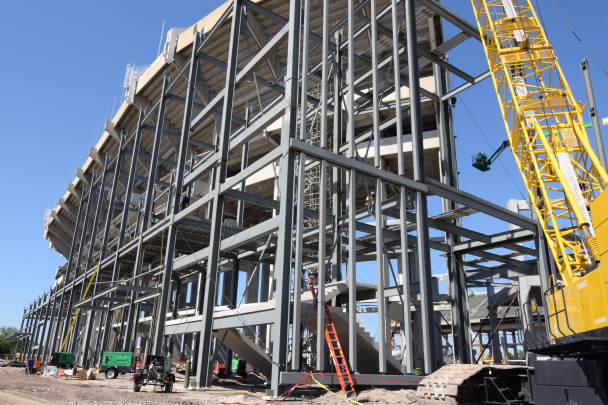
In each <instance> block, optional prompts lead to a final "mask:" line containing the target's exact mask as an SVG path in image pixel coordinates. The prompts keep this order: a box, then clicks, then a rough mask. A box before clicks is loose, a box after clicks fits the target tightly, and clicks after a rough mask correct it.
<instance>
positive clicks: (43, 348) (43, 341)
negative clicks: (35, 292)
mask: <svg viewBox="0 0 608 405" xmlns="http://www.w3.org/2000/svg"><path fill="white" fill-rule="evenodd" d="M51 295H52V291H49V293H48V294H46V293H45V294H44V297H45V301H46V300H47V297H48V302H47V303H46V304H45V306H44V315H43V316H42V320H43V321H44V323H43V324H42V332H41V333H40V344H39V347H40V348H39V349H38V358H39V359H40V360H43V356H44V355H45V354H46V352H47V350H46V344H47V340H48V339H46V330H47V327H48V325H49V309H50V308H53V310H54V309H55V300H54V299H53V304H51ZM51 313H52V311H51ZM41 352H42V353H41Z"/></svg>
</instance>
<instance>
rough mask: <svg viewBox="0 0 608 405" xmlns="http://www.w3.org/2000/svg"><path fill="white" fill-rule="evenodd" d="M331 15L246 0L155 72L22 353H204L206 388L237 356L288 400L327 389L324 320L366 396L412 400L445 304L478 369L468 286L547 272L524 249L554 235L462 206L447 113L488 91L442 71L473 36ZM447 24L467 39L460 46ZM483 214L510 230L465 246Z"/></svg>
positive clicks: (86, 173) (72, 213) (115, 143)
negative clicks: (404, 391)
mask: <svg viewBox="0 0 608 405" xmlns="http://www.w3.org/2000/svg"><path fill="white" fill-rule="evenodd" d="M321 3H322V7H320V6H319V5H318V4H317V3H316V2H311V1H310V0H290V1H289V2H286V1H279V0H259V1H258V0H256V1H253V0H234V1H230V2H228V3H226V4H225V5H223V6H222V7H220V8H219V9H218V10H216V11H215V12H213V13H212V14H210V15H209V16H207V17H205V18H204V19H202V20H201V21H199V22H198V23H197V25H195V26H194V27H193V28H192V29H190V30H185V31H183V33H182V34H180V35H179V37H178V39H177V44H173V45H171V46H167V49H168V50H167V51H166V52H165V54H163V55H161V56H159V58H158V59H157V61H156V62H154V63H153V64H152V65H151V66H150V67H149V68H148V69H147V70H146V71H145V72H143V73H141V74H140V75H139V77H138V78H137V83H136V86H137V87H136V91H135V92H134V94H131V95H132V96H133V99H132V102H129V101H130V100H126V101H125V103H123V105H122V106H121V108H120V110H119V111H118V113H117V114H116V116H115V117H114V119H113V120H112V121H111V122H108V123H107V125H106V130H105V132H104V134H103V135H102V137H101V139H100V141H99V142H98V144H97V146H96V147H95V148H94V149H91V151H90V157H89V159H88V160H87V162H86V163H85V165H84V166H83V168H82V169H79V170H78V172H77V178H76V179H75V181H74V182H73V183H71V184H70V185H69V186H68V191H67V193H66V195H65V196H64V197H63V198H62V199H60V200H59V205H58V207H57V208H55V210H53V211H52V212H51V217H50V220H49V222H48V225H47V229H46V235H47V238H48V239H49V241H50V242H51V243H52V245H53V247H54V248H55V249H56V250H57V251H59V252H60V253H61V254H62V255H64V256H65V257H66V258H67V264H66V265H65V266H63V267H62V268H61V269H60V270H59V271H58V274H57V282H56V284H55V285H54V286H53V287H52V288H51V289H50V291H48V292H46V293H44V294H43V295H42V296H40V297H39V298H37V299H36V300H35V301H34V302H32V304H31V305H30V306H29V307H28V308H26V309H25V310H24V317H23V320H24V321H23V325H22V329H21V333H22V334H21V335H20V340H19V346H18V351H19V352H21V353H24V354H25V355H27V356H28V357H30V358H31V357H36V358H39V359H48V358H49V356H50V354H51V353H53V352H56V351H59V350H60V349H61V350H63V351H68V352H73V353H76V356H77V359H78V362H79V364H81V365H83V366H90V365H95V364H97V363H98V362H99V360H100V357H101V353H102V352H103V351H106V350H116V351H120V350H122V351H134V350H136V348H139V349H140V350H141V351H142V352H144V353H148V354H156V355H171V356H173V357H174V358H175V359H176V360H177V359H178V357H180V356H186V357H190V356H191V357H192V358H193V365H194V366H193V368H194V372H195V373H196V386H207V385H208V384H210V380H211V372H212V365H213V363H215V362H216V361H218V360H221V361H222V362H223V361H226V362H228V361H229V359H230V358H231V353H233V352H234V353H238V354H239V355H240V356H241V357H242V358H244V359H246V360H247V361H248V362H250V363H251V364H252V365H254V366H255V367H256V369H257V370H258V371H259V372H260V373H261V374H263V375H265V376H266V377H267V378H268V380H269V381H270V393H272V394H274V395H277V394H280V393H281V392H282V390H283V389H284V388H285V386H287V385H288V384H291V383H293V382H295V381H297V380H298V379H300V378H301V377H302V376H303V375H304V374H302V373H305V372H306V371H307V370H311V369H314V370H327V371H331V370H330V367H329V360H328V356H327V355H326V348H325V344H324V342H323V326H324V325H323V319H324V317H323V316H317V314H323V313H324V303H325V302H327V303H328V304H329V309H330V312H331V313H332V317H334V318H335V320H336V327H337V329H338V333H341V338H342V340H343V342H342V343H343V347H345V353H346V356H347V358H348V363H349V366H350V369H351V370H352V371H355V372H357V373H358V374H356V375H354V376H353V378H354V379H355V383H357V378H365V376H374V375H378V374H384V375H385V376H384V380H386V381H389V380H393V381H395V383H403V381H405V380H407V381H409V382H410V383H411V381H414V380H415V377H414V376H411V375H410V376H407V378H406V377H405V375H406V374H411V373H412V372H413V370H414V368H421V369H422V370H423V372H424V373H426V374H428V373H431V372H432V371H433V370H435V369H436V367H437V365H438V364H439V363H440V362H441V361H442V353H441V347H442V342H441V336H440V330H441V328H440V327H437V325H438V318H437V317H438V311H437V309H436V308H435V307H434V306H435V305H437V304H438V303H441V302H447V303H448V305H449V306H450V311H451V325H450V328H448V329H451V335H452V337H453V338H452V342H453V343H452V346H453V354H454V359H455V361H456V362H461V363H468V362H471V361H472V360H473V359H472V348H471V342H470V340H471V336H470V326H469V319H468V316H469V311H468V306H467V287H468V286H470V285H471V283H473V282H475V281H478V280H489V281H491V280H492V279H496V278H502V279H509V278H516V277H519V276H528V275H532V274H537V268H536V263H535V260H528V261H522V260H517V259H515V258H513V256H515V255H519V256H521V255H529V257H531V258H535V257H536V256H537V254H536V250H535V249H531V248H529V247H526V246H523V245H521V244H520V242H525V241H529V240H535V238H536V237H537V234H538V230H537V225H536V223H535V222H534V221H532V220H531V219H529V218H526V217H524V216H521V215H519V214H518V213H514V212H511V211H509V210H507V209H505V208H502V207H499V206H497V205H495V204H492V203H490V202H488V201H485V200H482V199H480V198H478V197H475V196H474V195H471V194H468V193H466V192H463V191H462V190H459V189H458V182H457V171H456V159H455V150H454V149H455V147H454V138H453V135H452V132H451V130H452V125H451V110H450V105H449V103H450V99H451V97H453V96H454V95H455V94H457V93H458V92H460V91H463V90H465V89H466V88H468V87H470V86H472V85H474V84H475V83H477V82H479V81H481V80H483V79H484V78H486V77H488V74H487V72H486V73H483V74H481V75H479V76H477V77H473V76H471V75H469V74H467V73H465V72H463V71H462V70H460V69H458V68H457V67H455V66H453V65H452V64H450V63H449V62H448V61H447V58H446V56H445V55H446V53H447V52H448V51H450V50H451V49H453V48H454V47H456V46H458V45H459V44H460V43H462V42H463V41H465V40H467V39H468V38H473V39H472V40H479V34H478V32H477V29H476V28H475V27H474V26H473V25H471V24H470V23H469V22H467V21H466V20H464V19H462V18H460V17H459V16H457V15H456V14H454V13H453V12H452V11H450V10H449V9H448V8H446V6H444V5H441V4H440V3H437V2H435V1H433V0H419V1H417V2H414V1H413V0H363V1H359V0H357V1H355V0H342V1H331V2H330V1H329V0H323V1H322V2H321ZM444 20H447V21H449V22H450V23H451V24H453V25H454V26H456V27H458V29H459V30H460V31H461V32H459V33H457V34H456V35H455V36H454V37H452V38H449V39H444V33H443V30H442V22H443V21H444ZM173 39H174V40H175V36H174V38H173ZM167 52H174V54H171V55H168V54H167ZM448 74H450V75H454V76H456V77H458V78H459V79H460V80H461V81H462V82H463V84H462V85H460V86H458V87H457V88H454V89H450V88H448V87H447V76H448ZM313 131H314V132H316V133H315V134H311V132H313ZM313 135H314V136H313ZM313 137H317V139H316V140H314V141H313V140H312V138H313ZM311 179H314V182H317V184H311V183H312V182H311ZM313 186H314V187H313ZM311 189H314V190H312V191H311ZM372 192H373V193H374V194H375V195H374V196H373V197H371V195H372ZM312 199H314V200H315V201H316V202H317V203H312V202H311V201H312ZM429 204H436V205H437V206H438V207H440V208H439V209H441V210H442V213H440V214H438V215H429V212H428V211H429V209H428V206H429ZM470 215H480V216H481V215H486V216H489V217H492V218H495V219H496V220H499V221H503V222H504V223H505V224H512V225H513V229H512V230H509V231H506V232H502V233H498V234H490V235H488V234H486V233H484V232H483V231H476V230H473V229H468V228H465V227H463V225H462V221H461V218H462V217H464V216H470ZM505 228H507V226H506V225H505ZM496 249H502V250H501V253H496ZM432 251H435V252H439V254H442V255H445V256H446V257H447V266H446V271H447V272H448V276H449V281H450V288H449V290H448V292H447V294H439V292H438V291H437V289H436V288H435V287H434V281H433V275H432V267H431V261H432V260H433V259H432V254H431V252H432ZM467 258H470V260H469V259H467ZM482 263H484V264H482ZM487 263H494V264H493V265H490V264H487ZM96 269H98V270H96ZM364 273H365V274H372V275H374V276H375V284H374V285H371V284H365V283H363V282H362V281H361V275H362V274H364ZM358 274H359V276H358ZM309 276H313V277H311V278H314V279H316V280H317V285H316V288H317V294H318V297H319V299H318V301H317V302H316V303H315V301H314V299H313V298H312V296H311V294H310V292H309V287H308V285H307V283H308V280H309ZM92 278H93V279H92ZM91 279H92V280H91ZM89 284H90V285H91V288H90V289H87V285H89ZM85 292H86V293H85ZM76 311H78V312H79V314H80V315H79V316H77V315H76ZM364 312H371V313H374V314H376V322H377V323H378V330H377V333H376V336H375V337H374V336H372V334H370V333H368V332H367V331H366V329H365V327H364V324H363V323H362V320H361V317H362V316H363V313H364ZM367 316H369V315H367ZM439 322H440V321H439ZM439 324H440V323H439ZM394 336H398V339H397V340H398V344H397V343H395V339H394ZM311 337H315V338H316V341H315V342H314V343H313V344H311V343H310V342H311V339H312V338H311ZM64 342H65V346H64ZM327 378H330V377H327ZM326 381H330V380H326Z"/></svg>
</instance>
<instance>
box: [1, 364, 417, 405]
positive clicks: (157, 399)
mask: <svg viewBox="0 0 608 405" xmlns="http://www.w3.org/2000/svg"><path fill="white" fill-rule="evenodd" d="M176 377H177V381H176V382H175V384H174V392H172V393H168V394H165V393H160V392H148V391H147V388H148V387H145V386H144V387H142V390H141V392H133V382H132V381H133V380H132V379H131V375H130V374H126V375H121V376H119V377H118V378H116V379H115V380H108V379H106V378H105V377H104V376H103V375H101V376H99V377H98V379H96V380H88V381H79V380H67V379H65V377H42V376H39V375H26V374H25V373H24V371H23V369H22V368H13V367H2V368H0V404H2V405H45V404H65V405H165V404H166V405H169V404H186V405H195V404H197V405H198V404H203V405H212V404H213V405H215V404H222V405H245V404H247V405H249V404H252V405H264V404H271V403H274V402H275V401H266V400H265V399H263V398H262V397H263V396H264V392H263V390H262V389H258V392H248V387H239V386H237V385H224V386H214V387H213V388H211V389H209V390H206V391H189V390H187V389H185V388H184V386H183V376H181V375H179V374H177V376H176ZM239 388H240V389H239ZM302 396H308V394H306V392H302V393H298V394H297V395H296V394H294V395H293V397H294V398H290V399H292V400H293V402H291V401H290V402H291V403H297V404H302V405H305V404H306V405H307V404H325V405H339V404H349V403H351V402H349V401H347V400H346V399H343V398H341V397H339V396H337V395H334V394H329V393H327V394H325V395H322V396H320V397H317V398H313V399H311V398H310V397H306V398H302ZM355 400H356V401H358V402H360V403H370V404H373V403H376V404H388V405H392V404H415V403H416V400H415V395H414V391H412V390H394V391H393V390H385V389H380V388H377V389H373V390H367V391H363V392H361V393H360V394H359V395H358V396H357V397H356V398H355ZM276 402H279V401H276Z"/></svg>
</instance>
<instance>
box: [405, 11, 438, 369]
mask: <svg viewBox="0 0 608 405" xmlns="http://www.w3.org/2000/svg"><path fill="white" fill-rule="evenodd" d="M405 6H406V7H405V8H406V31H407V59H408V61H410V63H408V74H409V82H410V111H411V126H412V160H413V166H414V180H415V181H417V182H419V183H424V182H425V180H426V179H425V177H426V176H425V173H424V145H423V134H422V114H421V112H422V110H421V103H420V77H419V72H418V63H417V62H416V61H417V60H418V39H417V34H416V6H415V2H414V0H405ZM427 218H428V209H427V200H426V194H425V193H422V192H421V191H416V228H417V242H418V246H417V247H418V272H419V274H420V309H421V315H422V339H423V353H424V372H425V374H430V373H432V372H433V371H434V370H435V369H436V367H437V359H436V350H435V339H434V336H435V327H434V326H435V325H434V317H433V294H432V290H431V284H432V280H431V277H432V275H431V255H430V248H429V228H428V220H427Z"/></svg>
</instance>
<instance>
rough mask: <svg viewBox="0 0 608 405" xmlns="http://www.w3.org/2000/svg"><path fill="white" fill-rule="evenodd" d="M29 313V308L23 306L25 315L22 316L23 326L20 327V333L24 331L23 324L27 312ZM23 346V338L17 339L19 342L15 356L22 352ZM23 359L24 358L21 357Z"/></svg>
mask: <svg viewBox="0 0 608 405" xmlns="http://www.w3.org/2000/svg"><path fill="white" fill-rule="evenodd" d="M26 313H27V308H23V316H22V317H21V326H20V327H19V333H24V329H23V324H24V323H25V314H26ZM22 347H23V338H21V337H20V338H18V339H17V344H16V345H15V356H16V355H17V354H19V353H21V351H20V350H21V348H22ZM21 360H23V359H21Z"/></svg>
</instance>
